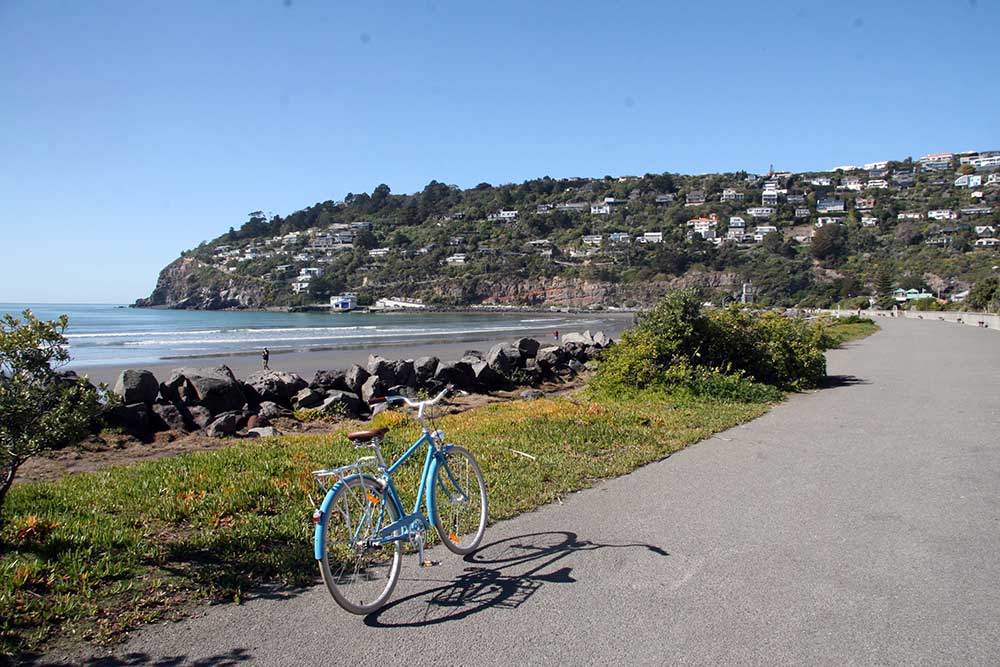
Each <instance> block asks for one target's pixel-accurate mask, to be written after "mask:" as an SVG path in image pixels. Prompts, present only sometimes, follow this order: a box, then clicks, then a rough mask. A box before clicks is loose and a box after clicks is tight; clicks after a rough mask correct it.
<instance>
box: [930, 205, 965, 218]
mask: <svg viewBox="0 0 1000 667" xmlns="http://www.w3.org/2000/svg"><path fill="white" fill-rule="evenodd" d="M927 217H928V218H930V219H931V220H955V219H957V218H958V214H957V213H955V212H954V211H952V210H951V209H949V208H942V209H938V210H936V211H927Z"/></svg>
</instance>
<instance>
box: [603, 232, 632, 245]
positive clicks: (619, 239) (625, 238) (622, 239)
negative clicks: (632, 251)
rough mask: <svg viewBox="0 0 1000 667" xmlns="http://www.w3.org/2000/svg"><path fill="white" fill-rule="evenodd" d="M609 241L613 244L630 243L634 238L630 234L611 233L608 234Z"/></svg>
mask: <svg viewBox="0 0 1000 667" xmlns="http://www.w3.org/2000/svg"><path fill="white" fill-rule="evenodd" d="M608 241H610V242H611V243H630V242H631V241H632V237H631V236H629V233H628V232H611V233H610V234H608Z"/></svg>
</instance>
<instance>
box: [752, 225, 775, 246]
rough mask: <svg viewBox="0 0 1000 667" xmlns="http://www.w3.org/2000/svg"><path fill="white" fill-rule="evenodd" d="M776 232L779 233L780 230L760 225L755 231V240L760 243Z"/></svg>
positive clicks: (772, 226)
mask: <svg viewBox="0 0 1000 667" xmlns="http://www.w3.org/2000/svg"><path fill="white" fill-rule="evenodd" d="M776 231H778V228H777V227H775V226H774V225H758V226H757V228H756V229H754V230H753V240H754V241H756V242H757V243H760V242H761V241H763V240H764V237H765V236H767V235H768V234H770V233H772V232H776Z"/></svg>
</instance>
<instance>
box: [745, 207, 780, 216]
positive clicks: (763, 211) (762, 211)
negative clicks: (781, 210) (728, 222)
mask: <svg viewBox="0 0 1000 667" xmlns="http://www.w3.org/2000/svg"><path fill="white" fill-rule="evenodd" d="M747 215H749V216H750V217H751V218H770V217H771V216H772V215H774V209H773V208H771V207H770V206H751V207H750V208H748V209H747Z"/></svg>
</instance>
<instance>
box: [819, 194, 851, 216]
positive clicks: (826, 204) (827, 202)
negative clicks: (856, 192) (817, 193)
mask: <svg viewBox="0 0 1000 667" xmlns="http://www.w3.org/2000/svg"><path fill="white" fill-rule="evenodd" d="M816 212H817V213H843V212H844V200H843V199H838V198H837V197H824V198H823V199H820V200H819V201H818V202H816Z"/></svg>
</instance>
